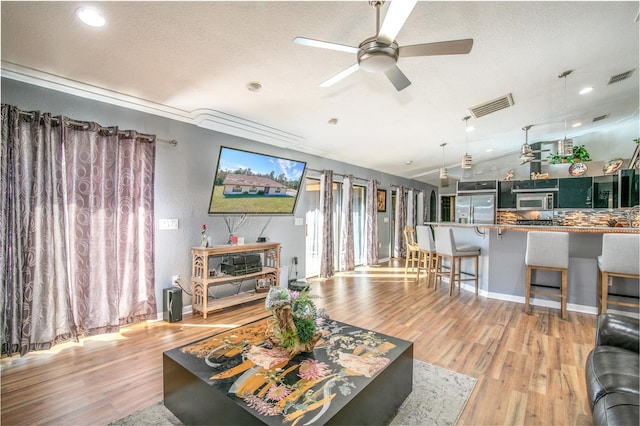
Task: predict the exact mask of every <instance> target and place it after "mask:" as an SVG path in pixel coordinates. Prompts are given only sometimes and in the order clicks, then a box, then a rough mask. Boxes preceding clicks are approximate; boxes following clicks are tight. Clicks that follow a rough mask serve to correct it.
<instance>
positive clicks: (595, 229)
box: [424, 222, 640, 234]
mask: <svg viewBox="0 0 640 426" xmlns="http://www.w3.org/2000/svg"><path fill="white" fill-rule="evenodd" d="M424 224H425V225H431V226H455V227H460V228H482V229H495V230H497V231H498V233H502V231H520V232H528V231H549V232H550V231H556V232H557V231H562V232H571V233H593V234H607V233H616V234H618V233H620V234H634V233H640V228H631V227H616V226H614V227H609V226H561V225H551V226H549V225H515V224H503V225H498V224H489V223H458V222H425V223H424Z"/></svg>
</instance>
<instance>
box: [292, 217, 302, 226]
mask: <svg viewBox="0 0 640 426" xmlns="http://www.w3.org/2000/svg"><path fill="white" fill-rule="evenodd" d="M293 224H294V225H295V226H302V225H304V220H303V219H302V218H301V217H296V218H295V219H294V220H293Z"/></svg>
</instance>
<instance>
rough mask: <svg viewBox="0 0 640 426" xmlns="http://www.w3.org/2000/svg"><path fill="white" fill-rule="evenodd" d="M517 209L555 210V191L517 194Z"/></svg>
mask: <svg viewBox="0 0 640 426" xmlns="http://www.w3.org/2000/svg"><path fill="white" fill-rule="evenodd" d="M516 210H553V193H549V192H545V193H519V194H516Z"/></svg>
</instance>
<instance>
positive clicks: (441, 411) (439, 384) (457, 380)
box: [110, 360, 476, 426]
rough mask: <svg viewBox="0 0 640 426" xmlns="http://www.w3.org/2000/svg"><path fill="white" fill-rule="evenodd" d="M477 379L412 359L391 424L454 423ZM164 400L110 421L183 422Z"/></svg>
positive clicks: (134, 425) (131, 424)
mask: <svg viewBox="0 0 640 426" xmlns="http://www.w3.org/2000/svg"><path fill="white" fill-rule="evenodd" d="M475 384H476V379H474V378H473V377H469V376H465V375H464V374H460V373H456V372H454V371H450V370H445V369H443V368H439V367H436V366H434V365H431V364H426V363H424V362H421V361H416V360H414V361H413V391H412V392H411V394H410V395H409V396H408V397H407V399H406V400H405V401H404V402H403V403H402V405H401V406H400V408H399V409H398V413H397V414H396V416H395V417H394V418H393V420H392V421H391V423H390V424H391V425H396V426H400V425H454V424H456V422H457V420H458V418H459V417H460V414H461V413H462V410H463V409H464V406H465V405H466V403H467V400H468V399H469V396H470V395H471V392H472V391H473V387H474V386H475ZM181 424H182V422H180V420H178V418H177V417H176V416H174V415H173V413H172V412H171V411H169V410H168V409H167V408H166V407H165V406H164V404H163V403H162V401H160V402H156V403H155V404H153V405H151V406H149V407H147V408H144V409H142V410H140V411H137V412H135V413H133V414H131V415H129V416H127V417H123V418H122V419H120V420H118V421H115V422H113V423H110V425H114V426H140V425H157V426H168V425H181Z"/></svg>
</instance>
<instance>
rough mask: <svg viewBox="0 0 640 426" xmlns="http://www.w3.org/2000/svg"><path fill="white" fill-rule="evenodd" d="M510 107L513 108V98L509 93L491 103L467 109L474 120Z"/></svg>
mask: <svg viewBox="0 0 640 426" xmlns="http://www.w3.org/2000/svg"><path fill="white" fill-rule="evenodd" d="M510 106H513V96H512V95H511V93H509V94H508V95H505V96H501V97H499V98H497V99H494V100H492V101H489V102H485V103H483V104H480V105H476V106H474V107H471V108H469V112H470V113H471V114H472V115H473V117H474V118H480V117H483V116H485V115H488V114H491V113H494V112H496V111H500V110H501V109H505V108H509V107H510Z"/></svg>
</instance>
